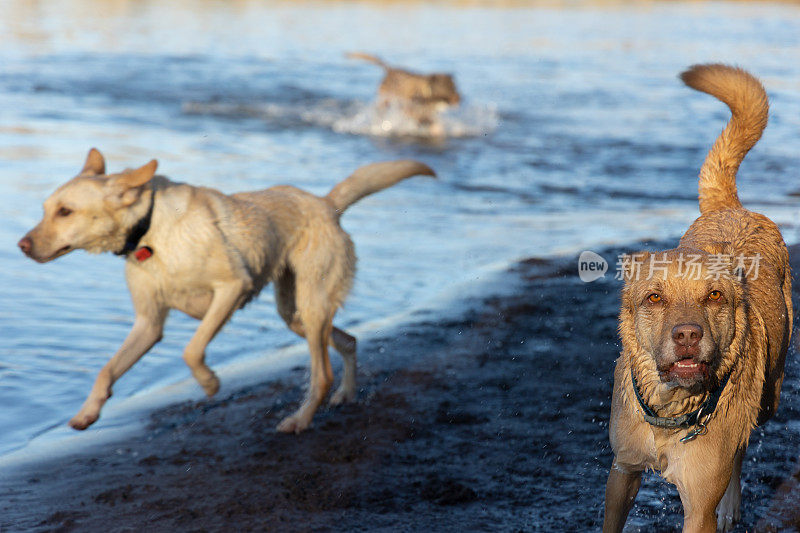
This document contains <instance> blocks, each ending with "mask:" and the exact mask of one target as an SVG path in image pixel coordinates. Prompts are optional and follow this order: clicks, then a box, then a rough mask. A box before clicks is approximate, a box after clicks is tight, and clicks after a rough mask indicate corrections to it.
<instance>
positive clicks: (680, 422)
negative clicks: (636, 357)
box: [631, 367, 731, 442]
mask: <svg viewBox="0 0 800 533" xmlns="http://www.w3.org/2000/svg"><path fill="white" fill-rule="evenodd" d="M730 377H731V375H730V373H729V374H728V375H727V376H725V378H724V379H723V380H722V381H721V382H720V384H719V387H717V388H716V389H715V390H714V391H713V392H712V393H711V394H709V395H708V398H706V399H705V401H704V402H703V403H702V405H700V407H698V408H697V409H695V410H694V411H692V412H690V413H686V414H685V415H681V416H675V417H666V416H658V415H656V413H655V411H653V409H652V408H651V407H650V406H649V405H647V404H646V403H645V401H644V398H642V395H641V393H640V392H639V385H637V384H636V376H634V375H633V367H631V382H632V383H633V392H634V394H635V395H636V399H637V400H638V401H639V407H641V408H642V411H644V419H645V421H646V422H647V423H648V424H650V425H651V426H655V427H658V428H662V429H680V428H690V427H692V426H696V427H695V428H694V429H693V430H692V431H690V432H689V433H687V434H686V436H685V437H683V438H682V439H681V442H688V441H690V440H694V438H695V437H698V436H699V435H704V434H705V433H706V431H707V430H706V424H708V421H709V420H710V419H711V415H713V414H714V410H715V409H716V408H717V403H718V402H719V398H720V396H722V390H723V389H724V388H725V385H727V384H728V379H729V378H730Z"/></svg>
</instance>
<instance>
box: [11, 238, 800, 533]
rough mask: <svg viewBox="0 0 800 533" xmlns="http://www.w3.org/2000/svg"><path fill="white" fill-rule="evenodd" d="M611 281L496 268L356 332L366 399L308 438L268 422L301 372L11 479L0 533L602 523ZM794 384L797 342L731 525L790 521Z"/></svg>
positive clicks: (327, 418) (167, 414)
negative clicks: (449, 297) (497, 290)
mask: <svg viewBox="0 0 800 533" xmlns="http://www.w3.org/2000/svg"><path fill="white" fill-rule="evenodd" d="M616 253H617V250H612V251H607V252H606V253H604V254H603V255H604V256H605V257H606V258H607V259H611V258H612V257H616ZM793 255H794V258H795V261H794V269H795V270H797V269H798V266H800V265H798V263H800V261H798V259H800V250H793ZM612 261H613V259H612ZM612 269H613V266H612ZM612 274H613V273H612ZM610 277H611V276H609V275H607V276H606V278H607V279H606V280H605V281H600V282H595V283H590V284H585V283H582V282H581V281H580V280H579V279H578V277H577V275H576V269H575V263H574V261H572V260H571V261H569V262H563V261H539V260H531V261H527V262H523V263H521V264H519V265H517V266H516V267H514V268H513V269H511V270H510V271H509V272H508V273H507V274H506V275H505V276H504V277H503V279H504V280H505V285H506V286H507V287H508V286H514V287H516V288H515V290H514V291H512V293H513V295H511V296H508V295H505V296H503V295H500V294H495V295H491V292H492V291H491V290H489V295H488V296H483V297H480V298H465V299H463V300H462V301H460V302H457V305H454V306H453V307H452V308H450V309H447V310H443V311H441V310H440V311H436V312H435V313H421V314H419V315H417V316H416V318H415V319H412V320H411V321H410V323H407V324H402V325H399V326H396V327H394V328H393V329H392V330H391V331H390V332H383V335H384V336H374V337H372V338H369V339H366V340H362V342H361V345H360V347H359V354H360V357H361V360H360V368H359V378H360V386H361V392H360V394H359V397H358V401H357V403H355V404H353V405H348V406H344V407H340V408H336V409H322V410H321V411H320V412H319V413H318V415H317V417H316V419H315V421H314V425H313V426H312V428H311V429H310V430H309V431H307V432H305V433H303V434H301V435H299V436H288V435H282V434H278V433H276V432H275V431H274V427H275V426H276V424H277V423H278V421H279V420H280V419H281V417H282V416H284V415H286V414H288V413H289V412H290V411H291V410H292V409H293V408H294V407H296V405H297V403H298V402H299V401H300V399H301V396H302V393H303V385H304V384H305V380H306V370H305V368H301V369H296V371H294V372H292V373H290V374H287V375H285V376H283V377H282V378H281V379H280V380H276V381H269V382H266V383H263V384H262V385H258V386H255V387H251V388H248V389H245V390H241V391H238V392H236V393H235V394H232V395H229V396H227V397H223V398H218V399H215V400H211V401H202V402H186V403H183V404H180V405H176V406H173V407H170V408H167V409H163V410H160V411H157V412H155V413H153V414H152V416H151V418H150V421H149V425H148V428H147V430H146V431H144V432H142V433H141V435H139V436H138V437H137V438H135V439H131V440H129V441H126V442H123V443H119V444H114V445H108V446H105V447H103V448H101V451H100V452H94V453H92V454H87V455H79V456H77V457H70V458H68V459H62V460H59V461H53V462H51V463H49V464H40V465H36V466H35V467H28V468H27V469H26V470H25V471H24V472H22V473H21V474H19V475H14V476H4V477H6V479H2V480H0V531H17V530H60V531H222V530H242V531H247V530H270V531H365V530H370V531H376V530H378V531H380V530H383V531H459V530H461V531H531V530H541V531H588V530H598V529H599V526H600V523H601V520H602V502H603V492H604V485H605V479H606V475H607V472H608V470H607V469H608V466H609V464H610V462H611V451H610V448H609V444H608V435H607V426H608V416H609V403H610V394H611V385H612V383H611V380H612V370H613V364H614V360H615V358H616V357H617V355H618V351H619V346H618V340H617V334H616V324H617V323H616V315H617V308H618V291H619V284H618V282H616V281H613V280H610V279H608V278H610ZM795 294H796V295H797V294H798V293H797V291H796V292H795ZM334 357H335V356H334ZM799 377H800V365H798V362H797V361H796V356H795V353H794V350H793V351H792V353H790V355H789V362H788V364H787V377H786V382H785V384H784V396H783V402H782V405H781V409H780V411H779V414H778V416H777V417H776V419H775V420H773V421H771V422H770V423H768V424H767V425H766V426H765V427H764V428H759V429H757V430H756V431H754V432H753V436H752V439H751V446H750V449H749V451H748V455H747V459H746V464H745V469H744V500H743V510H742V514H743V516H742V524H741V525H740V526H739V528H738V529H737V530H738V531H745V530H748V531H753V530H756V529H764V528H766V527H767V524H771V526H769V528H770V529H772V528H778V527H780V526H779V524H784V526H785V527H790V528H792V529H790V530H793V528H794V527H798V526H800V516H798V515H799V513H800V512H798V509H799V508H800V507H798V505H797V503H796V502H798V501H800V487H798V482H797V479H795V478H792V477H789V478H788V479H787V475H788V474H789V473H790V472H792V471H793V470H794V464H795V460H796V454H797V452H798V448H800V447H798V442H797V441H796V440H797V439H796V436H795V435H796V434H797V430H795V431H793V432H788V431H786V430H785V428H786V426H787V424H798V422H800V397H798V390H797V389H798V383H799V382H800V379H798V378H799ZM76 407H77V406H76ZM797 477H798V478H800V476H797ZM792 480H794V481H792ZM782 483H783V485H782ZM792 483H794V484H792ZM779 486H781V489H780V491H778V494H777V496H776V489H777V488H778V487H779ZM787 494H788V499H787V500H785V502H788V503H785V502H784V500H783V499H781V498H784V496H785V495H787ZM781 502H784V503H781ZM630 521H631V523H632V524H638V525H639V526H640V527H641V530H642V531H675V530H678V529H679V526H680V524H681V507H680V501H679V499H678V497H677V492H676V491H675V489H674V488H673V487H671V486H670V485H668V484H666V483H664V482H663V481H660V480H659V479H658V477H657V476H654V475H648V476H646V479H645V481H644V484H643V488H642V491H641V492H640V494H639V497H638V498H637V502H636V506H635V508H634V511H633V512H632V514H631V518H630Z"/></svg>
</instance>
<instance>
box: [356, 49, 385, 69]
mask: <svg viewBox="0 0 800 533" xmlns="http://www.w3.org/2000/svg"><path fill="white" fill-rule="evenodd" d="M346 57H348V58H349V59H360V60H362V61H369V62H370V63H372V64H374V65H378V66H379V67H381V68H383V69H384V70H389V69H390V68H391V67H390V66H389V65H387V64H386V63H384V62H383V60H382V59H381V58H379V57H375V56H373V55H370V54H365V53H364V52H350V53H349V54H347V56H346Z"/></svg>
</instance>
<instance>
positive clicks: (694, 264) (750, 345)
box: [603, 64, 792, 532]
mask: <svg viewBox="0 0 800 533" xmlns="http://www.w3.org/2000/svg"><path fill="white" fill-rule="evenodd" d="M681 78H682V79H683V81H684V82H685V83H686V84H687V85H688V86H690V87H692V88H694V89H696V90H698V91H702V92H705V93H708V94H710V95H712V96H715V97H716V98H718V99H719V100H721V101H722V102H724V103H725V104H727V105H728V107H729V108H730V110H731V113H732V118H731V119H730V121H729V122H728V124H727V126H726V127H725V129H724V130H723V131H722V133H721V134H720V136H719V137H718V138H717V140H716V142H715V144H714V146H713V148H712V149H711V151H710V152H709V154H708V156H707V157H706V160H705V162H704V163H703V166H702V168H701V169H700V182H699V201H700V213H701V216H700V218H698V219H697V220H695V221H694V223H693V224H692V225H691V227H690V228H689V229H688V231H687V232H686V233H685V234H684V235H683V237H682V238H681V240H680V244H679V247H678V248H676V249H673V250H669V251H666V252H658V253H648V252H643V253H638V254H634V255H632V256H627V257H626V258H624V259H623V261H622V263H623V275H624V281H625V284H624V288H623V290H622V302H621V309H620V319H619V320H620V324H619V332H620V337H621V340H622V348H623V349H622V352H621V355H620V357H619V359H617V365H616V370H615V374H614V393H613V400H612V404H611V423H610V438H611V446H612V448H613V450H614V462H613V465H612V466H611V472H610V474H609V476H608V484H607V486H606V499H605V522H604V525H603V531H605V532H611V531H621V530H622V527H623V526H624V524H625V521H626V518H627V515H628V512H629V511H630V509H631V507H632V506H633V501H634V498H635V497H636V493H637V492H638V490H639V486H640V484H641V474H642V471H644V470H646V469H653V470H657V471H660V472H661V475H662V476H664V478H665V479H666V480H667V481H669V482H671V483H674V484H675V485H676V486H677V488H678V493H679V494H680V498H681V502H682V504H683V510H684V522H683V530H684V531H686V532H697V531H715V530H721V531H729V530H731V529H732V528H733V525H734V523H735V522H736V521H737V520H738V519H739V517H740V511H739V509H740V504H741V482H740V474H741V469H742V460H743V458H744V454H745V451H746V449H747V444H748V440H749V438H750V433H751V431H752V430H753V428H755V427H756V426H757V425H760V424H763V423H764V422H766V421H767V420H768V419H769V418H770V417H771V416H772V415H773V414H774V413H775V411H776V409H777V408H778V400H779V398H780V389H781V383H782V381H783V366H784V361H785V358H786V350H787V348H788V345H789V336H790V332H791V329H792V302H791V276H790V272H789V255H788V252H787V250H786V245H785V244H784V242H783V238H782V237H781V233H780V231H779V230H778V227H777V226H776V225H775V224H774V223H773V222H772V221H771V220H769V219H768V218H767V217H765V216H763V215H760V214H757V213H753V212H751V211H748V210H747V209H745V208H743V207H742V204H741V203H740V202H739V198H738V195H737V192H736V173H737V170H738V168H739V164H740V163H741V162H742V160H743V159H744V157H745V155H746V154H747V152H748V151H749V150H750V149H751V148H752V147H753V146H754V145H755V144H756V142H757V141H758V139H759V138H760V137H761V134H762V132H763V131H764V128H765V127H766V125H767V115H768V109H769V104H768V100H767V94H766V92H765V91H764V88H763V87H762V85H761V83H760V82H759V81H758V80H757V79H756V78H754V77H753V76H751V75H750V74H748V73H747V72H745V71H743V70H741V69H738V68H733V67H729V66H726V65H719V64H711V65H697V66H694V67H691V68H690V69H689V70H687V71H686V72H684V73H683V74H682V75H681Z"/></svg>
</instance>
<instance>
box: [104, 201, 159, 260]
mask: <svg viewBox="0 0 800 533" xmlns="http://www.w3.org/2000/svg"><path fill="white" fill-rule="evenodd" d="M155 204H156V190H155V188H154V187H152V186H151V187H150V207H148V208H147V213H146V214H145V215H144V216H143V217H142V218H140V219H139V221H138V222H136V224H134V225H133V227H131V229H130V230H129V231H128V237H127V238H126V239H125V245H124V246H123V247H122V250H119V251H117V252H114V254H115V255H128V254H129V253H131V252H132V251H134V250H136V248H138V247H139V241H141V240H142V237H144V235H145V233H147V232H148V231H149V230H150V222H151V221H152V220H153V206H154V205H155Z"/></svg>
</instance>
